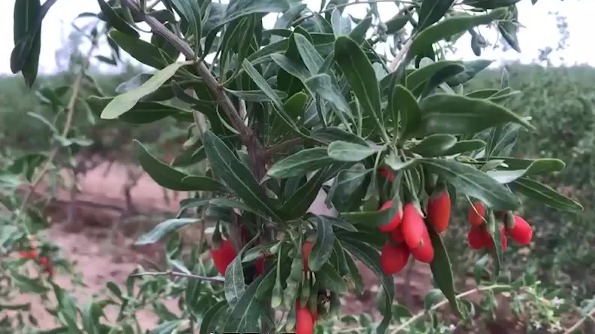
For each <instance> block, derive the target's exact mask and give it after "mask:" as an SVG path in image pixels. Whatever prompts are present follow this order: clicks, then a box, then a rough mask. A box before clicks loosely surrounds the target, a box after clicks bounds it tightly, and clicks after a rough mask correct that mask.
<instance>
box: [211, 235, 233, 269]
mask: <svg viewBox="0 0 595 334" xmlns="http://www.w3.org/2000/svg"><path fill="white" fill-rule="evenodd" d="M210 253H211V257H212V258H213V263H214V264H215V267H216V268H217V271H219V274H221V275H222V276H225V271H226V270H227V266H229V264H230V263H231V262H232V261H233V260H234V259H235V257H236V255H237V253H236V250H235V248H233V245H232V244H231V242H229V241H228V240H221V243H220V245H219V248H218V249H216V248H215V247H211V249H210Z"/></svg>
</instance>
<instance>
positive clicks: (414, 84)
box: [407, 60, 461, 92]
mask: <svg viewBox="0 0 595 334" xmlns="http://www.w3.org/2000/svg"><path fill="white" fill-rule="evenodd" d="M452 65H461V62H460V61H453V60H442V61H437V62H435V63H431V64H428V65H426V66H424V67H422V68H420V69H417V70H415V71H413V72H411V74H409V75H407V88H408V89H409V90H410V91H412V92H415V91H418V90H420V89H421V88H422V87H423V85H424V83H426V82H427V81H428V80H430V78H431V77H432V76H434V75H435V74H436V73H438V71H440V70H442V69H443V68H445V67H448V66H452Z"/></svg>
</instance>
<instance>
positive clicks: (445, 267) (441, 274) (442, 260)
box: [428, 225, 461, 315]
mask: <svg viewBox="0 0 595 334" xmlns="http://www.w3.org/2000/svg"><path fill="white" fill-rule="evenodd" d="M428 232H429V233H430V239H431V240H432V246H433V247H434V259H433V260H432V263H430V268H431V269H432V275H433V276H434V282H436V286H437V287H438V288H439V289H440V290H441V291H442V293H443V294H444V296H446V299H448V302H449V303H450V307H452V309H453V310H454V311H455V312H456V313H457V314H459V315H460V313H461V310H460V309H459V305H458V303H457V298H456V291H455V286H454V278H453V274H452V266H451V264H450V259H449V258H448V252H447V251H446V247H445V246H444V243H443V242H442V238H441V237H440V235H439V234H438V233H436V231H435V230H434V228H433V227H432V226H429V225H428Z"/></svg>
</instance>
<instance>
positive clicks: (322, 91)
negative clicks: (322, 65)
mask: <svg viewBox="0 0 595 334" xmlns="http://www.w3.org/2000/svg"><path fill="white" fill-rule="evenodd" d="M304 86H306V88H307V89H308V90H309V91H310V94H311V95H313V96H314V95H315V94H318V95H320V97H321V98H323V99H324V100H326V101H328V102H329V103H330V104H331V105H332V106H333V107H334V110H337V111H338V112H339V113H340V115H349V116H351V109H350V108H349V104H348V103H347V101H345V97H343V94H342V93H341V90H340V89H339V87H338V85H337V82H336V81H333V79H332V78H331V77H330V76H329V75H328V74H325V73H323V74H318V75H315V76H312V77H310V78H309V79H308V80H306V81H304Z"/></svg>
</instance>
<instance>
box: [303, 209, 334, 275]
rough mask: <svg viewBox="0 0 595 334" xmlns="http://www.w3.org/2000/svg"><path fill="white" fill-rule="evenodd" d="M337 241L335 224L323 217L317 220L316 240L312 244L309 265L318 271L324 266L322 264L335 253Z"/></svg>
mask: <svg viewBox="0 0 595 334" xmlns="http://www.w3.org/2000/svg"><path fill="white" fill-rule="evenodd" d="M334 242H335V233H334V232H333V225H331V224H329V223H328V222H326V221H325V220H323V219H319V220H317V221H316V241H315V242H314V245H313V246H312V251H311V253H310V259H309V260H308V267H309V268H310V269H311V270H312V271H314V272H316V271H318V270H320V268H322V265H324V264H325V263H327V262H328V260H329V258H330V257H331V254H332V253H333V245H334Z"/></svg>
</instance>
